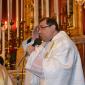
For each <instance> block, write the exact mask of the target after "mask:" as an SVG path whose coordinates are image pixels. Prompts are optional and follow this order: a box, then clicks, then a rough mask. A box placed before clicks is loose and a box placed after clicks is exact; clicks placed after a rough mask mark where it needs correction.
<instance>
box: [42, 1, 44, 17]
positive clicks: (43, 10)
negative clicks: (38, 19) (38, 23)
mask: <svg viewBox="0 0 85 85" xmlns="http://www.w3.org/2000/svg"><path fill="white" fill-rule="evenodd" d="M41 13H42V17H43V16H44V3H43V0H41Z"/></svg>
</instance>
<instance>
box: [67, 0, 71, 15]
mask: <svg viewBox="0 0 85 85" xmlns="http://www.w3.org/2000/svg"><path fill="white" fill-rule="evenodd" d="M69 4H70V3H69V0H67V15H68V16H69V10H70V9H69Z"/></svg>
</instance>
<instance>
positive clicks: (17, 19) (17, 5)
mask: <svg viewBox="0 0 85 85" xmlns="http://www.w3.org/2000/svg"><path fill="white" fill-rule="evenodd" d="M16 28H17V39H18V38H19V0H16Z"/></svg>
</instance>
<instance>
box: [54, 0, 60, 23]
mask: <svg viewBox="0 0 85 85" xmlns="http://www.w3.org/2000/svg"><path fill="white" fill-rule="evenodd" d="M58 6H59V5H58V0H54V14H55V15H56V20H57V23H58V24H59V7H58Z"/></svg>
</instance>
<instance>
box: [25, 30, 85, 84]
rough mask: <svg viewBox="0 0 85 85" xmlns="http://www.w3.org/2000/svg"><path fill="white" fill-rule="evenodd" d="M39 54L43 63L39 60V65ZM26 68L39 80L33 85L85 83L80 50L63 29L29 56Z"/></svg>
mask: <svg viewBox="0 0 85 85" xmlns="http://www.w3.org/2000/svg"><path fill="white" fill-rule="evenodd" d="M42 49H43V50H42ZM38 55H39V56H40V58H39V60H40V61H39V60H38V61H39V62H41V63H40V64H39V62H37V64H38V66H35V65H33V64H34V62H35V60H36V59H37V57H38ZM33 68H35V69H36V70H35V69H34V70H33ZM26 69H28V71H29V72H31V73H32V74H33V75H35V76H36V77H34V78H36V81H37V80H38V83H37V82H36V84H35V83H34V82H32V84H31V85H85V82H84V75H83V71H82V65H81V59H80V55H79V53H78V50H77V48H76V47H75V44H74V43H73V42H72V41H71V40H70V38H69V37H68V35H67V34H66V33H65V32H63V31H60V32H59V33H58V34H57V35H56V36H54V38H53V39H52V41H50V42H49V43H48V44H47V45H46V46H45V47H43V48H41V49H40V48H38V50H36V51H34V52H33V53H32V54H31V55H30V56H29V58H28V62H27V64H26ZM32 79H33V78H32Z"/></svg>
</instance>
